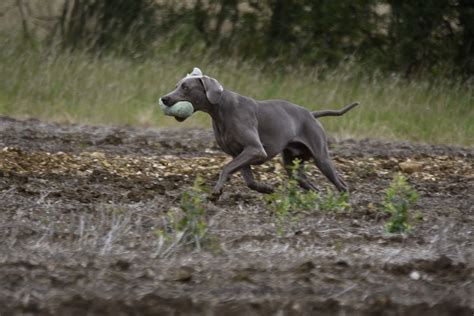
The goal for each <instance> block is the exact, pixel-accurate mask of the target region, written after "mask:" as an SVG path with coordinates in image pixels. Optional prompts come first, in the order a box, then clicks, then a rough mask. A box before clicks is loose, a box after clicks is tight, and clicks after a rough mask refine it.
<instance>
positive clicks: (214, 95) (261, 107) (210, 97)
mask: <svg viewBox="0 0 474 316" xmlns="http://www.w3.org/2000/svg"><path fill="white" fill-rule="evenodd" d="M161 101H162V102H163V104H165V105H166V106H172V105H173V104H175V103H176V102H178V101H189V102H191V103H192V105H193V106H194V111H203V112H206V113H208V114H209V115H210V116H211V118H212V127H213V129H214V134H215V137H216V141H217V144H218V145H219V146H220V148H221V149H222V150H223V151H224V152H225V153H227V154H229V155H231V156H232V157H233V158H234V159H233V160H232V161H231V162H229V163H228V164H227V165H225V166H224V168H223V169H222V171H221V173H220V176H219V180H218V181H217V184H216V185H215V187H214V189H213V191H212V195H213V197H214V198H216V199H217V198H218V197H219V196H220V195H221V194H222V189H223V187H224V183H225V181H226V180H227V179H228V177H229V176H230V175H231V174H233V173H234V172H236V171H238V170H240V172H241V174H242V176H243V178H244V180H245V183H246V184H247V186H248V187H249V188H250V189H253V190H256V191H258V192H261V193H271V192H273V188H272V186H270V185H268V184H264V183H259V182H257V181H256V180H255V179H254V177H253V174H252V169H251V166H252V165H258V164H262V163H264V162H266V161H268V160H270V159H272V158H273V157H275V156H276V155H278V154H279V153H282V156H283V163H284V166H285V169H286V171H287V173H288V174H289V175H291V167H292V166H293V161H294V160H295V159H300V160H301V161H302V162H301V164H300V167H299V170H298V172H297V173H298V174H297V175H295V176H296V178H297V180H298V183H299V185H300V186H301V187H302V188H304V189H306V190H316V191H317V190H318V189H317V187H316V186H315V185H314V184H313V183H311V182H310V181H309V180H308V178H307V176H306V174H305V172H304V167H303V164H304V162H305V161H308V160H310V159H311V158H313V159H314V162H315V163H316V166H317V167H318V168H319V169H320V170H321V172H322V173H323V174H324V175H325V176H326V177H327V178H328V179H329V180H330V181H331V182H332V183H333V184H334V185H335V186H336V188H337V189H338V190H339V191H340V192H346V191H347V185H346V183H345V182H344V180H343V179H342V177H341V176H340V175H339V174H338V172H337V171H336V170H335V168H334V166H333V164H332V162H331V160H330V158H329V152H328V146H327V141H326V134H325V132H324V129H323V127H322V125H321V123H319V121H317V120H315V118H318V117H321V116H339V115H343V114H344V113H346V112H347V111H349V110H350V109H352V108H353V107H355V106H357V105H358V103H357V102H355V103H352V104H349V105H347V106H345V107H344V108H343V109H342V110H340V111H332V110H326V111H316V112H310V111H308V110H307V109H305V108H304V107H301V106H299V105H296V104H292V103H290V102H288V101H283V100H265V101H256V100H254V99H252V98H249V97H246V96H242V95H239V94H237V93H235V92H232V91H229V90H227V89H224V88H223V87H222V85H221V84H220V83H219V82H218V81H217V80H216V79H214V78H211V77H208V76H204V75H203V74H202V72H201V70H199V69H198V68H194V70H193V72H192V73H191V74H188V75H187V76H186V77H184V78H183V79H181V80H180V81H179V82H178V83H177V85H176V89H175V90H174V91H172V92H170V93H168V94H167V95H165V96H163V97H162V98H161ZM176 119H177V120H178V121H183V120H184V119H182V118H176Z"/></svg>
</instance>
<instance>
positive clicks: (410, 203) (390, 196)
mask: <svg viewBox="0 0 474 316" xmlns="http://www.w3.org/2000/svg"><path fill="white" fill-rule="evenodd" d="M418 197H419V195H418V192H416V190H415V189H414V188H412V187H411V185H410V184H409V183H408V182H407V179H406V178H405V177H404V176H403V175H402V174H401V173H397V174H395V176H394V178H393V180H392V182H391V183H390V186H389V187H388V188H387V189H386V190H385V199H384V201H383V207H384V210H385V212H387V213H389V214H390V215H391V216H390V218H389V220H388V221H387V222H386V223H385V230H386V231H387V232H389V233H398V232H406V231H410V230H411V229H412V223H413V222H414V221H415V220H417V219H419V218H420V216H421V215H420V214H419V213H416V214H415V215H413V216H412V215H411V212H412V208H413V207H414V206H415V205H416V202H417V201H418Z"/></svg>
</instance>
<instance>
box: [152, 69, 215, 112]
mask: <svg viewBox="0 0 474 316" xmlns="http://www.w3.org/2000/svg"><path fill="white" fill-rule="evenodd" d="M223 91H224V88H223V87H222V85H221V84H220V83H219V82H218V81H217V80H216V79H214V78H211V77H208V76H204V75H203V74H202V72H201V70H200V69H199V68H194V69H193V72H192V73H190V74H188V75H187V76H186V77H184V78H183V79H181V80H180V81H178V83H177V84H176V89H174V90H173V91H171V92H170V93H168V94H167V95H165V96H163V97H161V102H162V103H163V104H164V105H165V106H172V105H173V104H175V103H176V102H179V101H188V102H191V104H192V105H193V107H194V111H204V112H210V111H211V109H212V107H213V106H214V105H216V104H218V103H219V100H220V98H221V96H222V93H223ZM182 120H184V119H182Z"/></svg>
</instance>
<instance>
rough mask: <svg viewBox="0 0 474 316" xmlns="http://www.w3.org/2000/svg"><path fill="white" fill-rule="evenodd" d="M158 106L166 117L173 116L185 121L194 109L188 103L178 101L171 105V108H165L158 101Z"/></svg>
mask: <svg viewBox="0 0 474 316" xmlns="http://www.w3.org/2000/svg"><path fill="white" fill-rule="evenodd" d="M159 104H160V107H161V110H162V111H163V113H164V114H165V115H168V116H174V117H178V118H182V119H185V118H188V117H190V116H191V115H193V113H194V107H193V105H192V103H191V102H188V101H179V102H176V103H175V104H173V105H172V106H166V105H164V104H163V102H162V101H161V99H160V101H159Z"/></svg>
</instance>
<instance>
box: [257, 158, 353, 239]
mask: <svg viewBox="0 0 474 316" xmlns="http://www.w3.org/2000/svg"><path fill="white" fill-rule="evenodd" d="M300 165H301V161H300V160H298V159H296V160H295V161H294V164H293V166H292V171H291V177H290V178H289V179H288V181H286V182H284V184H282V185H280V186H279V187H278V188H277V190H276V191H275V192H274V193H272V194H268V195H266V196H265V201H266V202H267V203H268V204H269V205H270V206H271V208H272V210H273V212H274V216H275V217H274V218H275V226H276V230H277V234H278V235H280V236H282V235H283V234H284V233H285V232H286V231H287V230H291V229H292V227H293V224H294V223H295V222H296V221H297V220H298V214H299V213H301V212H304V211H325V212H343V211H346V210H348V209H349V208H350V204H349V195H348V194H342V195H339V194H338V193H333V192H332V191H330V190H328V191H327V194H325V195H320V194H319V193H318V192H315V191H303V190H302V189H301V188H300V186H299V185H298V180H297V171H298V169H299V168H300Z"/></svg>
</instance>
